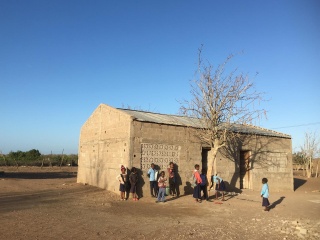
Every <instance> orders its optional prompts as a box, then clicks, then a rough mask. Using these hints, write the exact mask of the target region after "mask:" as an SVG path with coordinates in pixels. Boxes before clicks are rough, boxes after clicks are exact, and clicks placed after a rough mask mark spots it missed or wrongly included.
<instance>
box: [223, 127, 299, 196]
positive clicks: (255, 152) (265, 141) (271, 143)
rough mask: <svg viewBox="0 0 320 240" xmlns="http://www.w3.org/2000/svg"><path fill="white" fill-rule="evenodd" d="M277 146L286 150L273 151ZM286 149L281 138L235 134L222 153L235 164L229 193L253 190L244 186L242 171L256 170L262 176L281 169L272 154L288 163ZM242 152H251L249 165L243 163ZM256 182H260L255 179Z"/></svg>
mask: <svg viewBox="0 0 320 240" xmlns="http://www.w3.org/2000/svg"><path fill="white" fill-rule="evenodd" d="M275 146H277V149H284V150H283V151H279V150H275V151H272V149H274V148H275ZM286 148H287V145H286V142H282V139H281V138H277V137H272V136H259V135H255V134H239V133H237V132H235V133H233V135H232V137H231V138H230V139H228V140H227V144H226V146H225V147H223V148H222V149H221V151H220V154H221V155H222V156H223V157H225V158H227V159H229V160H230V161H231V162H233V163H234V172H233V174H232V177H231V179H230V183H228V186H227V189H228V191H229V192H235V193H241V192H242V189H243V188H251V186H250V185H247V186H246V187H245V186H244V185H243V182H242V181H243V177H244V175H243V173H242V172H241V169H242V170H243V169H245V172H248V173H249V172H251V170H255V171H256V172H258V173H259V174H261V175H265V174H267V171H268V169H272V170H275V171H276V170H278V169H280V168H281V163H280V161H279V160H278V159H276V158H274V159H273V158H271V157H270V154H274V153H276V154H277V156H278V158H280V157H281V158H282V159H281V160H282V161H285V160H286V162H288V154H287V152H286V151H285V149H286ZM241 152H250V156H249V161H248V163H245V162H244V161H243V160H242V161H241ZM289 163H290V162H289ZM241 167H242V168H241ZM286 168H287V169H286V170H288V171H289V170H290V169H289V167H288V166H286ZM251 180H252V177H251ZM249 181H250V180H249ZM255 181H258V180H257V179H255ZM225 182H226V181H225ZM248 184H250V182H248ZM300 186H301V185H300Z"/></svg>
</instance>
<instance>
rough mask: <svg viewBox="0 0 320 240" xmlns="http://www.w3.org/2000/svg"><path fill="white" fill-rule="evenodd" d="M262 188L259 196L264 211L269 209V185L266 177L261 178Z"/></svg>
mask: <svg viewBox="0 0 320 240" xmlns="http://www.w3.org/2000/svg"><path fill="white" fill-rule="evenodd" d="M262 184H263V185H262V189H261V194H260V195H261V197H262V207H264V211H269V205H270V203H269V199H268V198H269V186H268V179H267V178H262Z"/></svg>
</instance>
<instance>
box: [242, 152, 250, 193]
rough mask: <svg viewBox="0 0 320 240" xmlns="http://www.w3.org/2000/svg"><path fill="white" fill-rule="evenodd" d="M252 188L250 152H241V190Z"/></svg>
mask: <svg viewBox="0 0 320 240" xmlns="http://www.w3.org/2000/svg"><path fill="white" fill-rule="evenodd" d="M244 188H250V151H240V189H244Z"/></svg>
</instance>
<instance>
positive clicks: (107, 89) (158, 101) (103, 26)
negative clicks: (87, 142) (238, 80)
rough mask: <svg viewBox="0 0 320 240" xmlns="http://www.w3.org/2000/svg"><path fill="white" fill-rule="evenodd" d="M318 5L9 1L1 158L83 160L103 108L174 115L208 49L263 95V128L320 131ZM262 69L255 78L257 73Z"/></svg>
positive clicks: (296, 139)
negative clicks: (35, 153)
mask: <svg viewBox="0 0 320 240" xmlns="http://www.w3.org/2000/svg"><path fill="white" fill-rule="evenodd" d="M319 12H320V1H317V0H313V1H312V0H299V1H298V0H287V1H274V0H271V1H270V0H269V1H262V0H261V1H260V0H250V1H237V0H234V1H226V0H224V1H185V0H180V1H179V0H177V1H170V0H163V1H150V0H148V1H129V0H127V1H120V0H116V1H102V0H101V1H99V0H96V1H82V0H68V1H60V0H55V1H50V0H38V1H34V0H28V1H23V0H1V1H0V89H1V94H0V151H2V152H3V153H8V152H10V151H17V150H21V151H28V150H30V149H33V148H35V149H38V150H39V151H40V152H41V153H43V154H47V153H50V152H51V151H52V152H53V153H56V154H58V153H61V152H62V150H63V149H64V153H77V150H78V140H79V134H80V128H81V126H82V125H83V124H84V122H85V121H86V120H87V118H88V117H89V116H90V115H91V113H92V112H93V111H94V109H95V108H96V107H97V106H98V105H99V104H100V103H106V104H108V105H111V106H113V107H127V106H130V107H131V108H136V109H144V110H149V111H153V112H160V113H167V114H176V113H178V111H179V107H180V105H179V103H178V101H177V100H182V99H188V98H189V91H190V85H189V81H190V80H192V79H193V78H194V73H195V70H196V68H197V58H198V56H197V54H198V48H199V47H200V46H201V44H203V45H204V47H203V52H204V56H205V58H206V59H208V60H209V61H210V62H211V63H212V64H213V65H217V64H219V63H221V62H223V61H224V60H225V58H226V57H227V56H228V55H229V54H237V53H239V52H243V53H242V54H239V55H237V56H236V57H235V58H234V59H233V60H232V67H238V68H239V70H241V72H243V73H245V74H249V75H250V76H252V77H253V78H254V81H255V84H256V90H257V91H259V92H265V98H266V99H269V100H268V101H267V102H263V103H262V105H261V107H262V108H265V109H266V110H267V111H268V113H267V116H268V119H265V120H261V121H260V122H257V125H259V126H261V127H264V128H269V129H273V130H276V131H280V132H283V133H286V134H290V135H291V136H292V144H293V150H294V151H296V150H299V146H301V145H302V144H303V140H304V133H305V132H310V131H311V132H317V133H318V134H320V111H319V110H320V109H319V103H320V94H319V89H320V79H319V78H320V77H319V76H320V14H319ZM256 72H258V73H259V74H258V76H256V77H255V74H256Z"/></svg>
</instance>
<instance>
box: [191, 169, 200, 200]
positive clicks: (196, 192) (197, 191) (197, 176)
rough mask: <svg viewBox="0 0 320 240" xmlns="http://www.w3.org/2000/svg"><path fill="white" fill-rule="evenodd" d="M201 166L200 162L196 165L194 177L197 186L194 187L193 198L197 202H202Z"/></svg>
mask: <svg viewBox="0 0 320 240" xmlns="http://www.w3.org/2000/svg"><path fill="white" fill-rule="evenodd" d="M199 167H200V166H199V164H196V165H194V170H193V179H194V180H195V186H194V188H193V198H194V199H195V201H196V202H199V203H201V193H200V184H201V183H202V179H201V177H200V173H199Z"/></svg>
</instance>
